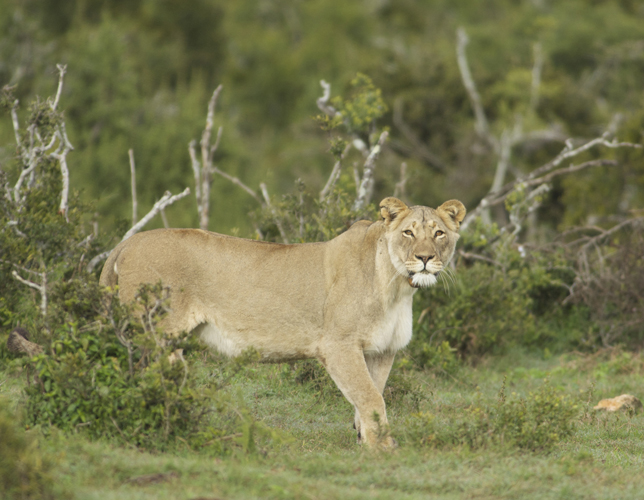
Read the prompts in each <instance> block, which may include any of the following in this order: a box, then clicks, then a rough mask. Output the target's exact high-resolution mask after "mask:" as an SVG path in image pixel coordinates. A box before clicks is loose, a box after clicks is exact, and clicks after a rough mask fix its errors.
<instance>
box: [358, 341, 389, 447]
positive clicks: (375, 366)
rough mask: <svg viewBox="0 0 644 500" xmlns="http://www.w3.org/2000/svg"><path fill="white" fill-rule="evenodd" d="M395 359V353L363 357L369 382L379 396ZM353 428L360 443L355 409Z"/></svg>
mask: <svg viewBox="0 0 644 500" xmlns="http://www.w3.org/2000/svg"><path fill="white" fill-rule="evenodd" d="M395 357H396V354H395V353H385V354H366V353H365V355H364V359H365V362H366V363H367V368H368V370H369V375H371V380H373V383H374V385H375V386H376V389H378V392H379V393H380V395H382V394H383V393H384V391H385V385H387V379H388V378H389V373H390V372H391V367H392V366H393V364H394V358H395ZM354 428H355V430H356V431H357V432H358V441H360V440H361V438H362V433H361V432H360V431H361V427H360V412H359V411H358V408H357V407H356V413H355V418H354Z"/></svg>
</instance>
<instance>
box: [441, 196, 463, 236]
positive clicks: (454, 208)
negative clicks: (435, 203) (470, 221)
mask: <svg viewBox="0 0 644 500" xmlns="http://www.w3.org/2000/svg"><path fill="white" fill-rule="evenodd" d="M436 212H438V215H440V217H441V219H443V221H444V222H445V224H447V227H449V228H450V229H451V230H452V231H458V228H459V226H460V225H461V221H462V220H463V218H464V217H465V213H466V212H467V211H466V210H465V206H464V205H463V204H462V203H461V202H460V201H458V200H449V201H446V202H445V203H443V204H442V205H441V206H440V207H438V208H437V209H436Z"/></svg>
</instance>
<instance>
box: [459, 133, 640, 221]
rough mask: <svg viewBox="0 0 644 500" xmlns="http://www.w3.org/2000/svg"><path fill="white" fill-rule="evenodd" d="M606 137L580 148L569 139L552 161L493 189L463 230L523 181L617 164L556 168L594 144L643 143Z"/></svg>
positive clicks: (542, 180)
mask: <svg viewBox="0 0 644 500" xmlns="http://www.w3.org/2000/svg"><path fill="white" fill-rule="evenodd" d="M606 137H607V134H604V135H602V137H598V138H596V139H593V140H591V141H588V142H586V143H584V144H582V145H581V146H579V147H578V148H574V147H573V146H572V141H571V140H570V139H569V140H568V141H566V147H565V148H564V150H563V151H562V152H561V153H559V155H557V156H556V157H555V158H554V159H553V160H551V161H550V162H548V163H546V164H545V165H543V166H542V167H539V168H537V169H536V170H533V171H532V172H530V173H529V174H528V175H526V176H524V177H521V178H518V179H516V180H514V181H512V182H509V183H507V184H505V185H504V186H502V187H501V188H499V189H498V190H496V191H492V190H491V191H490V192H489V193H488V194H487V195H486V196H485V197H484V198H483V199H482V200H481V201H480V202H479V204H478V206H477V207H476V208H475V209H474V210H472V211H470V212H469V213H468V214H467V216H466V217H465V220H464V221H463V222H462V224H461V230H465V229H467V227H468V226H469V224H470V223H471V222H472V221H473V220H474V219H475V218H476V217H478V216H479V215H481V213H482V212H483V211H484V210H486V209H487V208H488V207H491V206H495V205H498V204H500V203H503V201H504V200H505V198H506V197H507V196H508V194H510V193H511V192H512V191H513V190H514V189H515V187H516V186H518V185H519V184H522V183H523V184H525V185H526V186H534V185H538V184H543V183H545V182H549V181H550V180H551V179H553V178H554V177H556V176H559V175H564V174H568V173H573V172H577V171H579V170H582V169H584V168H588V167H595V166H612V165H616V164H617V163H616V162H615V161H614V160H592V161H588V162H584V163H581V164H580V165H571V166H569V167H565V168H561V169H558V170H555V169H556V168H557V167H558V166H559V165H560V164H561V163H562V162H564V161H565V160H567V159H569V158H572V157H574V156H577V155H579V154H581V153H583V152H585V151H588V150H589V149H591V148H592V147H594V146H597V145H602V146H605V147H608V148H611V149H614V148H622V147H630V148H637V149H641V148H642V146H641V145H639V144H633V143H630V142H617V141H616V140H613V141H608V140H607V139H606ZM549 173H551V174H552V175H550V174H549Z"/></svg>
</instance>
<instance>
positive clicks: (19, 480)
mask: <svg viewBox="0 0 644 500" xmlns="http://www.w3.org/2000/svg"><path fill="white" fill-rule="evenodd" d="M51 467H52V464H51V463H50V461H49V460H48V458H47V457H45V456H43V454H42V453H41V451H40V449H39V448H38V442H37V441H36V440H35V439H34V438H33V436H32V435H31V433H30V434H27V433H25V431H24V430H23V429H21V428H20V425H19V424H18V420H17V418H16V416H15V415H14V414H12V413H11V412H10V411H9V410H8V402H7V401H5V400H0V497H1V498H3V499H4V500H30V499H34V500H47V499H53V498H54V494H53V492H52V486H53V480H52V477H51Z"/></svg>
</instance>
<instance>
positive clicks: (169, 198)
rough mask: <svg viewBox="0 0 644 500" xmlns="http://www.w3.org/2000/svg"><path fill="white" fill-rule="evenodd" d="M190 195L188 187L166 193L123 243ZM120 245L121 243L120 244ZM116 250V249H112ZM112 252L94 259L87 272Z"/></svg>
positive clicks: (133, 228)
mask: <svg viewBox="0 0 644 500" xmlns="http://www.w3.org/2000/svg"><path fill="white" fill-rule="evenodd" d="M189 194H190V188H189V187H187V188H186V189H184V190H183V191H182V192H181V193H179V194H175V195H172V193H170V191H166V192H165V194H164V195H163V196H162V197H161V199H160V200H159V201H157V202H156V203H155V204H154V206H153V207H152V209H150V211H149V212H148V213H147V214H146V215H145V216H144V217H143V218H142V219H141V220H140V221H139V222H137V223H136V224H135V225H134V226H132V227H131V228H130V230H129V231H128V232H127V233H125V235H124V236H123V238H122V239H121V242H123V241H125V240H127V239H128V238H129V237H130V236H132V235H134V234H136V233H138V232H139V231H140V230H141V229H143V227H144V226H145V225H146V224H147V223H148V222H150V221H151V220H152V219H153V218H154V216H155V215H157V214H158V213H159V212H161V211H162V210H164V209H165V208H166V207H168V206H170V205H172V204H173V203H174V202H175V201H178V200H180V199H181V198H185V197H186V196H188V195H189ZM119 243H120V242H119ZM112 250H114V249H112ZM112 250H108V251H106V252H102V253H100V254H98V255H96V256H94V257H93V258H92V260H90V261H89V263H88V264H87V268H86V269H87V272H88V273H91V272H92V271H93V270H94V268H95V267H96V264H98V263H99V262H101V261H102V260H104V259H106V258H107V257H109V255H110V254H111V253H112Z"/></svg>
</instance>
